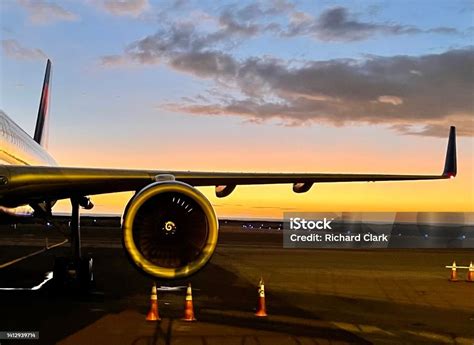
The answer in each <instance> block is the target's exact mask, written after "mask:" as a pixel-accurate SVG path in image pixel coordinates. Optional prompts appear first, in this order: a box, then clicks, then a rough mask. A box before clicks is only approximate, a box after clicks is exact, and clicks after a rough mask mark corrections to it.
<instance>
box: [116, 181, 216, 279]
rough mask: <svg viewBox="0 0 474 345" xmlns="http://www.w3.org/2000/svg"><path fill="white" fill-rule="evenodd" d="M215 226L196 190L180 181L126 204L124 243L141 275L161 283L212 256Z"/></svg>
mask: <svg viewBox="0 0 474 345" xmlns="http://www.w3.org/2000/svg"><path fill="white" fill-rule="evenodd" d="M218 228H219V223H218V221H217V217H216V214H215V212H214V209H213V207H212V205H211V203H210V202H209V200H207V199H206V197H205V196H204V195H203V194H202V193H201V192H199V191H198V190H197V189H196V188H194V187H192V186H190V185H188V184H186V183H182V182H178V181H166V182H155V183H152V184H150V185H148V186H147V187H145V188H143V189H142V190H141V191H139V192H138V193H137V194H136V195H135V196H134V197H133V198H132V199H131V200H130V201H129V203H128V205H127V207H126V209H125V212H124V215H123V219H122V230H123V244H124V247H125V250H126V251H127V253H128V255H129V257H130V259H131V261H132V262H133V263H134V265H135V266H136V267H137V268H138V269H139V270H141V271H143V272H145V273H147V274H149V275H151V276H154V277H157V278H164V279H178V278H184V277H187V276H189V275H191V274H193V273H195V272H197V271H198V270H200V269H201V268H202V267H203V266H204V265H205V264H206V263H207V262H208V261H209V259H210V258H211V256H212V253H213V252H214V249H215V247H216V244H217V235H218Z"/></svg>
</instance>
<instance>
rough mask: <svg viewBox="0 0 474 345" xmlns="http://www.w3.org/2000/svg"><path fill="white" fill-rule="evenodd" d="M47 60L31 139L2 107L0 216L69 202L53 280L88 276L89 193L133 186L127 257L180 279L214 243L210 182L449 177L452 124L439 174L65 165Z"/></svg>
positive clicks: (43, 212) (146, 269)
mask: <svg viewBox="0 0 474 345" xmlns="http://www.w3.org/2000/svg"><path fill="white" fill-rule="evenodd" d="M50 75H51V61H50V60H49V59H48V60H47V64H46V72H45V77H44V82H43V88H42V93H41V99H40V105H39V111H38V116H37V120H36V127H35V132H34V135H33V137H31V136H30V135H28V134H27V133H26V132H25V131H24V130H23V129H21V128H20V127H19V126H18V125H17V124H16V123H15V122H14V121H13V120H11V119H10V118H9V117H8V116H7V115H6V114H5V112H3V111H1V110H0V131H1V135H0V219H1V220H3V221H4V222H5V221H12V222H14V221H15V219H16V218H15V214H16V215H20V210H23V211H25V209H27V210H29V211H28V212H26V213H24V212H23V215H25V214H27V215H29V216H30V217H38V218H43V219H46V218H50V219H51V218H52V208H53V206H54V204H55V202H56V201H57V200H61V199H69V200H70V201H71V208H72V212H71V222H70V226H69V230H70V234H69V236H70V241H71V249H72V250H71V256H70V257H69V258H57V259H56V262H55V266H54V271H53V272H54V279H56V280H59V279H64V277H65V276H66V272H67V271H68V270H71V268H72V269H73V270H75V271H76V277H78V278H77V279H78V280H79V283H81V286H85V287H86V288H87V286H88V285H89V283H90V282H91V280H92V277H93V273H92V258H89V257H83V256H82V253H81V232H80V208H84V209H90V208H92V207H93V203H92V202H91V200H90V196H92V195H97V194H104V193H116V192H124V191H132V192H135V194H134V195H133V196H132V197H131V199H130V200H129V202H128V204H127V205H126V207H125V209H124V212H123V216H122V233H123V234H122V240H123V241H122V242H123V248H124V250H125V251H126V253H127V254H128V257H129V259H130V261H131V263H132V264H133V265H134V266H135V267H136V268H137V269H138V270H139V271H141V272H143V273H145V274H147V275H149V276H151V277H154V278H158V279H180V278H185V277H188V276H190V275H192V274H194V273H196V272H198V271H199V270H200V269H202V268H203V267H204V266H205V265H206V263H207V262H208V261H209V259H210V258H211V256H212V254H213V252H214V250H215V248H216V244H217V238H218V231H219V230H218V227H219V226H218V220H217V216H216V213H215V211H214V208H213V206H212V205H211V203H210V202H209V200H208V199H207V198H206V197H205V196H204V195H203V194H202V193H201V192H200V191H199V190H198V189H196V187H200V186H214V187H215V194H216V196H217V197H219V198H224V197H226V196H228V195H230V194H231V193H232V192H233V191H234V190H235V188H236V187H237V186H239V185H265V184H292V185H293V191H294V192H295V193H305V192H308V191H309V190H310V189H311V187H312V186H313V184H315V183H335V182H376V181H414V180H439V179H450V178H454V177H455V176H456V173H457V163H456V134H455V133H456V129H455V127H454V126H452V127H451V128H450V131H449V139H448V146H447V152H446V157H445V164H444V170H443V172H442V173H441V174H440V175H437V174H435V175H397V174H344V173H247V172H193V171H168V170H128V169H98V168H75V167H63V166H60V165H58V164H57V162H56V161H55V160H54V158H53V157H52V156H51V155H50V154H49V153H48V152H47V150H46V148H45V143H46V140H47V134H46V133H47V123H48V108H49V98H50Z"/></svg>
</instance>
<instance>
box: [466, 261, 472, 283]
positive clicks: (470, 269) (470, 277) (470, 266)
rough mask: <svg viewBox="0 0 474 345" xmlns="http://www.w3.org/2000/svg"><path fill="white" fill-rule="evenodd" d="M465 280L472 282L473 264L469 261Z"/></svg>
mask: <svg viewBox="0 0 474 345" xmlns="http://www.w3.org/2000/svg"><path fill="white" fill-rule="evenodd" d="M466 281H467V282H469V283H474V265H473V264H472V261H471V263H470V264H469V271H468V272H467V278H466Z"/></svg>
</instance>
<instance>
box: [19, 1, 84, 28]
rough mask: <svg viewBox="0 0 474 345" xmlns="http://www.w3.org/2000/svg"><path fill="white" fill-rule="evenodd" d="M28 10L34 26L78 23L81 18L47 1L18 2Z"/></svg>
mask: <svg viewBox="0 0 474 345" xmlns="http://www.w3.org/2000/svg"><path fill="white" fill-rule="evenodd" d="M17 2H18V4H19V5H21V6H22V7H23V8H25V9H26V11H27V12H28V15H29V20H30V22H31V23H33V24H51V23H55V22H60V21H77V20H79V16H78V15H77V14H75V13H72V12H70V11H67V10H65V9H64V8H62V7H61V6H59V5H58V4H55V3H53V2H49V1H45V0H17Z"/></svg>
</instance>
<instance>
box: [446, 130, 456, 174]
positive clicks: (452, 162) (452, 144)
mask: <svg viewBox="0 0 474 345" xmlns="http://www.w3.org/2000/svg"><path fill="white" fill-rule="evenodd" d="M456 174H457V163H456V127H454V126H451V128H450V129H449V139H448V149H447V151H446V161H445V162H444V171H443V176H445V177H448V178H452V177H454V176H456Z"/></svg>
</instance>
